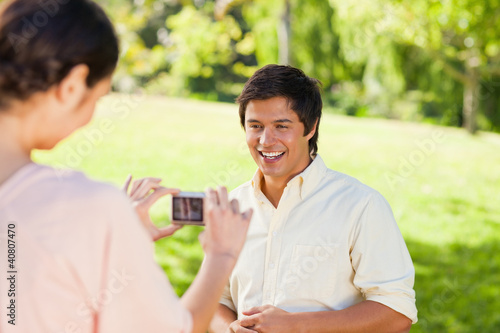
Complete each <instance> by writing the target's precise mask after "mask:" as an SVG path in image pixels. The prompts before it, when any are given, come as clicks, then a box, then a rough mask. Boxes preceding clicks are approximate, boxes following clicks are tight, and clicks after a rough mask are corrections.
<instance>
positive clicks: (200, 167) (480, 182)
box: [35, 95, 500, 332]
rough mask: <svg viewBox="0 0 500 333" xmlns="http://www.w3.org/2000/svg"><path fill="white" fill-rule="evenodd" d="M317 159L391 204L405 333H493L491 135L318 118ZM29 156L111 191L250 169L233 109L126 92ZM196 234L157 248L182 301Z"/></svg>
mask: <svg viewBox="0 0 500 333" xmlns="http://www.w3.org/2000/svg"><path fill="white" fill-rule="evenodd" d="M98 132H100V134H101V135H98V134H97V133H98ZM85 133H86V134H85ZM92 134H94V135H93V136H92ZM101 136H102V137H101ZM423 145H424V146H423ZM319 153H320V154H321V156H322V157H323V159H324V160H325V162H326V164H327V165H328V166H329V167H330V168H332V169H335V170H337V171H341V172H344V173H347V174H349V175H351V176H354V177H356V178H358V179H360V180H361V181H362V182H364V183H366V184H368V185H370V186H371V187H373V188H375V189H377V190H378V191H380V192H381V193H382V194H383V195H384V196H385V197H386V198H387V200H388V201H389V203H390V204H391V206H392V208H393V211H394V215H395V216H396V219H397V221H398V224H399V227H400V229H401V232H402V233H403V236H404V237H405V240H406V242H407V245H408V248H409V250H410V253H411V255H412V258H413V261H414V264H415V269H416V283H415V290H416V293H417V307H418V309H419V323H418V324H417V325H414V326H413V328H412V332H499V331H500V312H499V311H498V309H500V288H499V286H500V254H499V253H500V209H499V206H500V205H499V203H500V136H499V135H495V134H487V133H482V134H480V135H478V136H474V137H472V136H469V135H467V134H466V133H465V132H464V131H462V130H460V129H454V128H444V127H438V126H430V125H420V124H411V123H401V122H397V121H389V120H380V119H357V118H349V117H342V116H335V115H331V114H325V115H324V117H323V119H322V121H321V126H320V145H319ZM35 159H36V160H37V161H39V162H43V163H48V164H52V165H57V166H70V167H72V168H75V169H80V170H83V171H85V172H86V173H87V174H88V175H90V176H91V177H92V178H95V179H99V180H104V181H108V182H112V183H115V184H117V185H119V184H121V183H122V182H123V181H124V179H125V178H126V176H127V174H129V173H131V174H133V175H134V176H136V177H143V176H159V177H162V178H163V180H164V184H166V185H167V186H171V187H180V188H182V189H183V190H193V191H196V190H203V189H204V188H205V187H206V186H214V185H215V184H219V183H221V184H224V185H227V186H228V187H229V189H233V188H235V187H236V186H238V185H239V184H241V183H243V182H245V181H247V180H248V179H250V178H251V177H252V175H253V173H254V171H255V168H256V166H255V165H254V163H253V161H252V159H251V157H250V156H249V153H248V152H247V150H246V146H245V138H244V133H243V131H242V129H241V128H240V125H239V119H238V116H237V107H236V106H235V105H232V104H222V103H208V102H199V101H189V100H180V99H166V98H160V97H145V96H139V97H137V96H136V97H130V96H125V95H112V96H108V97H106V98H104V99H103V100H102V101H101V102H100V103H99V106H98V112H97V114H96V117H95V119H94V120H93V122H92V124H90V125H89V126H87V127H86V128H85V129H83V130H82V131H80V132H78V133H76V134H75V135H73V136H72V137H70V138H69V139H67V140H66V141H65V142H63V143H61V144H60V145H59V146H57V147H56V149H54V150H53V151H51V152H36V154H35ZM167 212H168V200H161V201H160V202H159V203H158V204H157V205H155V206H154V207H153V211H152V215H153V219H154V220H155V221H157V222H158V223H159V224H165V223H168V216H167ZM200 230H201V229H200V228H199V227H185V228H183V229H182V230H180V231H179V232H177V233H176V234H175V235H174V236H173V237H172V238H170V239H166V240H162V241H159V242H157V245H156V256H157V260H158V262H159V263H160V264H161V265H162V267H163V268H164V269H165V271H166V272H167V275H168V277H169V279H170V281H171V283H172V284H173V285H174V287H175V289H176V291H177V292H178V293H179V294H182V293H183V292H184V290H185V289H186V288H187V287H188V286H189V284H190V282H191V281H192V279H193V277H194V276H195V274H196V271H197V269H198V267H199V265H200V263H201V259H202V256H203V254H202V251H201V248H200V246H199V244H198V241H197V234H198V233H199V232H200Z"/></svg>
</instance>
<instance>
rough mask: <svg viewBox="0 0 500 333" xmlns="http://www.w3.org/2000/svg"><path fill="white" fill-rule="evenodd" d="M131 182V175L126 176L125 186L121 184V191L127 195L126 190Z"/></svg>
mask: <svg viewBox="0 0 500 333" xmlns="http://www.w3.org/2000/svg"><path fill="white" fill-rule="evenodd" d="M131 182H132V175H130V174H129V175H128V176H127V179H126V180H125V184H123V186H122V190H123V191H124V192H125V193H128V188H129V186H130V183H131Z"/></svg>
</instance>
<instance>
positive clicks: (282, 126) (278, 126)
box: [276, 125, 288, 128]
mask: <svg viewBox="0 0 500 333" xmlns="http://www.w3.org/2000/svg"><path fill="white" fill-rule="evenodd" d="M276 128H288V127H287V126H285V125H277V126H276Z"/></svg>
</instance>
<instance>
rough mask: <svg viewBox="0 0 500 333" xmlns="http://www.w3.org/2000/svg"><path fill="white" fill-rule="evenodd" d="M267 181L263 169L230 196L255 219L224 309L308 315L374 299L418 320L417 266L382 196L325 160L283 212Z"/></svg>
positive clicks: (286, 198) (294, 183) (294, 189)
mask: <svg viewBox="0 0 500 333" xmlns="http://www.w3.org/2000/svg"><path fill="white" fill-rule="evenodd" d="M261 180H262V173H261V172H260V170H257V172H256V173H255V176H254V177H253V179H252V180H251V181H249V182H247V183H245V184H243V185H241V186H240V187H238V188H236V189H235V190H234V191H232V192H231V196H232V198H236V199H238V200H239V201H240V206H241V209H242V210H246V209H248V208H250V207H251V208H253V209H254V214H253V219H252V223H251V224H250V229H249V232H248V235H247V240H246V243H245V246H244V248H243V251H242V253H241V255H240V258H239V260H238V262H237V264H236V267H235V269H234V271H233V273H232V274H231V276H230V279H229V282H228V285H227V286H226V289H225V291H224V294H223V296H222V298H221V301H220V302H221V304H224V305H226V306H227V307H228V308H230V309H232V310H233V311H235V312H236V313H237V315H238V318H242V316H243V315H242V311H245V310H248V309H250V308H251V307H254V306H261V305H265V304H270V305H274V306H276V307H278V308H281V309H283V310H285V311H289V312H308V311H328V310H341V309H345V308H347V307H349V306H352V305H354V304H356V303H359V302H361V301H363V300H371V301H376V302H379V303H382V304H384V305H386V306H388V307H390V308H392V309H394V310H395V311H397V312H400V313H402V314H403V315H405V316H407V317H408V318H410V319H411V320H412V321H413V322H414V323H415V322H416V321H417V309H416V306H415V292H414V290H413V283H414V276H415V271H414V268H413V263H412V260H411V257H410V254H409V253H408V249H407V247H406V244H405V242H404V240H403V237H402V235H401V233H400V231H399V229H398V226H397V224H396V221H395V220H394V216H393V214H392V211H391V208H390V206H389V204H388V203H387V201H386V200H385V199H384V198H383V197H382V195H380V194H379V193H378V192H377V191H375V190H373V189H372V188H370V187H368V186H366V185H364V184H362V183H360V182H359V181H358V180H356V179H354V178H352V177H349V176H347V175H345V174H342V173H339V172H336V171H333V170H330V169H328V168H327V167H326V166H325V164H324V162H323V160H322V159H321V157H320V156H317V157H316V158H315V159H314V161H313V162H312V163H311V164H310V165H309V166H308V167H307V168H306V169H305V170H304V171H303V172H302V173H301V174H299V175H297V176H296V177H294V178H293V179H292V180H290V182H289V183H288V184H287V186H286V188H285V190H284V192H283V195H282V197H281V200H280V202H279V205H278V207H277V208H275V207H274V206H273V205H272V204H271V203H270V202H269V200H268V199H267V198H266V196H265V195H264V194H263V193H262V192H261V190H260V183H261Z"/></svg>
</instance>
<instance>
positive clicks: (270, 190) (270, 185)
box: [260, 159, 313, 208]
mask: <svg viewBox="0 0 500 333" xmlns="http://www.w3.org/2000/svg"><path fill="white" fill-rule="evenodd" d="M312 161H313V160H312V159H310V160H309V164H308V165H307V166H306V167H305V168H304V169H302V170H300V171H299V172H297V173H294V174H292V175H289V176H288V177H282V178H277V177H270V176H266V175H264V176H263V177H262V181H261V186H260V189H261V191H262V193H263V194H264V195H265V196H266V198H267V199H268V200H269V201H270V202H271V203H272V204H273V206H274V207H275V208H278V204H279V203H280V200H281V196H282V195H283V192H284V191H285V187H286V186H287V185H288V182H289V181H290V180H292V179H293V178H294V177H295V176H297V175H298V174H300V173H302V172H303V171H304V170H305V169H307V168H308V167H309V165H311V163H312Z"/></svg>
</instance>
